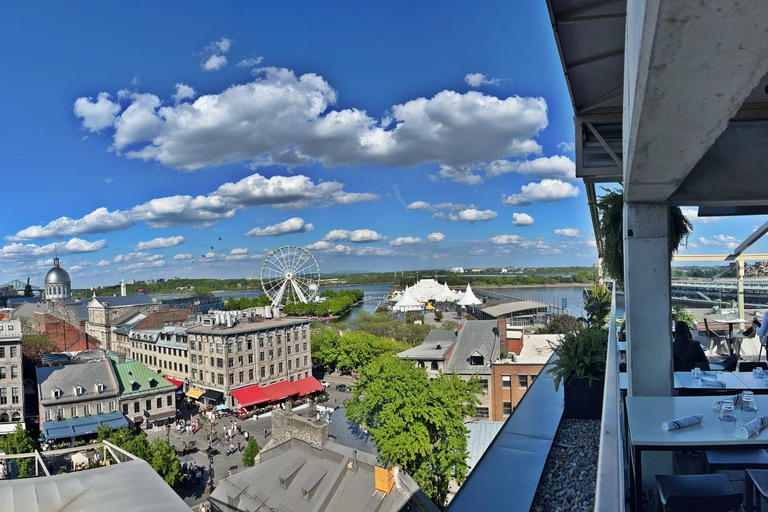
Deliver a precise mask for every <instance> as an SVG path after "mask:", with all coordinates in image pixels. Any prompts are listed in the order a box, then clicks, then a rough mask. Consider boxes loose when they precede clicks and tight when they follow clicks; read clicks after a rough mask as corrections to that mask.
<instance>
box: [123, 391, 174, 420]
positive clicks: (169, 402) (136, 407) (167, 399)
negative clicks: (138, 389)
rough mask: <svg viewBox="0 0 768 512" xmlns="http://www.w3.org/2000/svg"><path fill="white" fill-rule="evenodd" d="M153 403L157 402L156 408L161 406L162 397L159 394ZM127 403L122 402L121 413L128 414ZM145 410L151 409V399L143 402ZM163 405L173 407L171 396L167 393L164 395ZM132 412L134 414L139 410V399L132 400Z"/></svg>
mask: <svg viewBox="0 0 768 512" xmlns="http://www.w3.org/2000/svg"><path fill="white" fill-rule="evenodd" d="M155 403H156V404H157V408H158V409H162V408H163V397H161V396H159V397H157V398H156V399H155ZM128 405H129V404H127V403H124V404H123V414H125V415H128V409H129V407H128ZM144 405H145V406H146V407H145V410H147V411H151V410H152V399H151V398H149V399H147V400H146V401H145V402H144ZM165 405H166V407H173V396H172V395H168V396H166V397H165ZM133 412H134V414H139V413H140V412H141V401H140V400H137V401H135V402H133Z"/></svg>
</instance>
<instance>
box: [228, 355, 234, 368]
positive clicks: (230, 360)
mask: <svg viewBox="0 0 768 512" xmlns="http://www.w3.org/2000/svg"><path fill="white" fill-rule="evenodd" d="M233 366H235V358H234V357H230V358H229V360H228V361H227V367H228V368H232V367H233Z"/></svg>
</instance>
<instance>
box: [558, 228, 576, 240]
mask: <svg viewBox="0 0 768 512" xmlns="http://www.w3.org/2000/svg"><path fill="white" fill-rule="evenodd" d="M555 234H556V235H557V236H565V237H569V238H578V237H579V235H581V231H579V230H578V229H574V228H557V229H556V230H555Z"/></svg>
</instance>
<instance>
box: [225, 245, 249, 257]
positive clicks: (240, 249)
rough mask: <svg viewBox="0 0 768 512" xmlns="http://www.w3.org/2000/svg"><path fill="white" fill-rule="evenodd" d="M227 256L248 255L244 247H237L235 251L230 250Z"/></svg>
mask: <svg viewBox="0 0 768 512" xmlns="http://www.w3.org/2000/svg"><path fill="white" fill-rule="evenodd" d="M229 254H231V255H233V256H234V255H238V254H248V249H246V248H244V247H242V248H240V247H238V248H236V249H232V250H231V251H229Z"/></svg>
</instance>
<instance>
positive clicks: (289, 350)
mask: <svg viewBox="0 0 768 512" xmlns="http://www.w3.org/2000/svg"><path fill="white" fill-rule="evenodd" d="M286 349H287V350H288V352H287V354H288V355H291V346H290V345H288V346H287V347H286Z"/></svg>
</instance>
